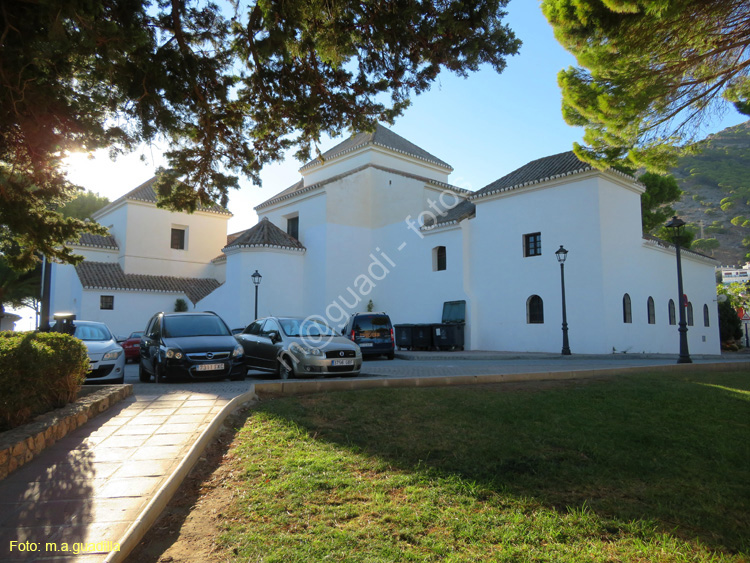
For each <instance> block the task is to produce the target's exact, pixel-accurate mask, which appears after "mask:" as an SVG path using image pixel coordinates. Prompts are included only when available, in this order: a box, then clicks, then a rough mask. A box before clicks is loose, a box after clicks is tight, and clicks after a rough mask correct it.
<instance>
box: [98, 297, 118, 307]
mask: <svg viewBox="0 0 750 563" xmlns="http://www.w3.org/2000/svg"><path fill="white" fill-rule="evenodd" d="M99 308H100V309H107V310H110V311H111V310H113V309H114V308H115V296H114V295H101V296H100V297H99Z"/></svg>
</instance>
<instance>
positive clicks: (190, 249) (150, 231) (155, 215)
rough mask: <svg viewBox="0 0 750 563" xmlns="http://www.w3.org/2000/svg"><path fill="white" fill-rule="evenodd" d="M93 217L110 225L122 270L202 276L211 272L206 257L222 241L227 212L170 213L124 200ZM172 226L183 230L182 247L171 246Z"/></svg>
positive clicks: (216, 252) (212, 254)
mask: <svg viewBox="0 0 750 563" xmlns="http://www.w3.org/2000/svg"><path fill="white" fill-rule="evenodd" d="M97 220H98V221H99V222H101V223H102V224H103V225H112V228H111V232H112V233H113V234H114V235H115V237H116V238H117V241H118V244H119V246H120V258H119V260H120V265H121V266H122V269H123V271H124V272H125V273H126V274H131V273H138V274H148V275H156V276H178V277H197V278H205V277H211V275H212V274H213V268H212V266H211V264H210V261H211V260H212V259H213V258H215V257H216V256H218V255H219V254H220V253H221V249H222V248H223V247H224V246H225V245H226V242H227V222H228V220H229V215H221V214H217V213H206V212H202V211H196V212H195V213H193V214H188V213H174V212H171V211H167V210H165V209H159V208H157V207H156V206H155V205H153V204H149V203H143V202H137V201H127V202H124V203H123V204H122V205H120V206H118V207H116V208H115V209H113V210H112V211H110V212H108V213H107V214H105V215H102V216H101V217H97ZM123 225H124V227H123ZM172 228H183V229H185V230H186V234H185V244H186V248H185V250H176V249H173V248H171V234H172Z"/></svg>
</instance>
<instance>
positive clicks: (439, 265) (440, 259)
mask: <svg viewBox="0 0 750 563" xmlns="http://www.w3.org/2000/svg"><path fill="white" fill-rule="evenodd" d="M445 258H446V255H445V247H444V246H436V247H435V248H433V249H432V271H433V272H440V271H443V270H445V268H446V260H445Z"/></svg>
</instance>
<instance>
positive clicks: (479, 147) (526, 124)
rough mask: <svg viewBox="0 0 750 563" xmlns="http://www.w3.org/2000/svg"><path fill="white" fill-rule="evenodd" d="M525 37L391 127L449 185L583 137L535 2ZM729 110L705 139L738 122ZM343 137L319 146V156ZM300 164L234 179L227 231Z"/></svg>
mask: <svg viewBox="0 0 750 563" xmlns="http://www.w3.org/2000/svg"><path fill="white" fill-rule="evenodd" d="M504 21H505V22H506V23H507V24H508V25H509V26H510V28H511V29H512V30H513V31H514V32H515V33H516V35H517V36H518V37H519V38H520V39H521V41H522V42H523V45H522V46H521V49H520V54H518V55H516V56H514V57H509V58H508V66H507V68H506V69H505V71H504V72H502V73H501V74H498V73H497V72H496V71H494V70H493V69H492V68H490V67H483V68H482V69H480V70H479V71H478V72H476V73H473V74H470V75H469V76H468V78H461V77H457V76H455V75H452V74H448V73H442V74H441V75H440V77H439V78H438V80H437V81H436V83H435V84H434V85H433V87H432V89H431V90H430V91H428V92H426V93H424V94H422V95H420V96H417V97H415V98H414V99H413V100H412V105H411V107H410V108H409V109H407V111H406V112H405V113H404V114H403V115H402V116H401V117H399V118H398V119H397V120H396V122H395V124H394V125H393V126H392V127H391V129H392V130H393V131H394V132H395V133H397V134H399V135H401V136H402V137H405V138H406V139H408V140H409V141H411V142H412V143H414V144H416V145H417V146H419V147H421V148H423V149H424V150H426V151H427V152H429V153H431V154H433V155H435V156H436V157H438V158H440V159H441V160H443V161H445V162H447V163H449V164H450V165H451V166H453V169H454V171H453V174H452V175H451V177H450V182H451V183H452V184H454V185H456V186H458V187H461V188H465V189H470V190H478V189H480V188H482V187H484V186H486V185H487V184H489V183H490V182H492V181H494V180H496V179H498V178H500V177H502V176H504V175H505V174H507V173H508V172H511V171H513V170H515V169H516V168H519V167H520V166H523V165H524V164H526V163H528V162H530V161H532V160H534V159H537V158H541V157H544V156H549V155H552V154H556V153H560V152H564V151H567V150H570V149H571V148H572V145H573V143H574V142H575V141H580V140H581V138H582V135H583V130H582V129H581V128H576V127H571V126H569V125H567V124H566V123H565V122H564V121H563V118H562V114H561V110H560V102H561V94H560V90H559V88H558V86H557V73H558V72H559V71H560V70H561V69H563V68H566V67H568V66H571V65H575V58H574V57H573V56H572V55H570V54H569V53H568V52H567V51H565V50H564V49H563V48H562V47H561V46H560V45H559V44H558V43H557V41H555V38H554V35H553V33H552V28H551V26H550V25H549V24H548V23H547V20H546V19H545V17H544V15H543V14H542V11H541V8H540V7H539V2H538V1H536V0H511V2H510V3H509V5H508V16H506V18H505V20H504ZM745 119H746V116H744V117H743V116H742V115H740V114H738V113H737V112H735V111H734V110H732V109H730V110H729V112H727V115H725V116H724V119H722V120H717V121H715V122H714V123H713V124H712V127H711V128H710V129H707V130H706V131H705V133H706V134H708V133H713V132H716V131H719V130H721V129H723V128H725V127H729V126H731V125H737V124H739V123H741V122H743V121H744V120H745ZM344 138H345V137H340V138H337V139H333V140H331V139H328V140H325V141H324V142H323V143H322V144H321V146H320V149H321V151H322V152H324V151H325V150H327V149H329V148H331V147H332V146H334V145H335V144H337V143H338V142H341V141H342V140H344ZM141 156H143V157H144V158H145V162H141V160H140V157H141ZM160 164H164V162H163V160H161V158H160V152H159V147H158V146H150V147H144V148H143V149H142V150H140V151H138V152H137V153H134V154H132V155H129V156H126V157H120V158H119V159H118V161H117V162H114V163H113V162H112V161H111V160H109V157H108V156H107V155H106V151H101V152H100V153H98V154H96V156H95V158H94V159H93V160H90V159H88V158H87V157H86V156H85V155H76V156H75V157H73V158H71V166H70V167H69V172H68V175H69V178H70V179H71V180H72V181H73V182H74V183H77V184H79V185H81V186H83V187H84V188H86V189H88V190H90V191H93V192H96V193H99V194H100V195H102V196H106V197H108V198H109V199H110V200H114V199H116V198H118V197H120V196H122V195H124V194H125V193H127V192H129V191H130V190H132V189H134V188H136V187H137V186H139V185H140V184H141V183H143V182H145V181H146V180H148V179H149V178H151V177H152V176H153V173H154V169H155V168H156V167H157V166H158V165H160ZM302 164H303V163H300V162H299V161H297V160H295V159H294V158H293V157H292V156H291V155H290V156H289V158H288V159H287V160H286V161H284V162H282V163H278V164H275V165H270V166H267V167H266V168H265V169H264V170H263V172H262V173H261V179H262V181H263V185H262V187H259V186H255V185H252V184H251V183H250V181H248V180H246V179H245V180H242V179H241V180H240V183H241V186H242V188H241V189H240V190H232V191H231V192H230V193H229V210H230V211H231V212H232V213H233V215H234V216H233V217H232V219H231V220H230V221H229V232H230V233H234V232H237V231H241V230H244V229H247V228H250V227H252V226H253V225H254V224H255V223H256V222H257V215H256V213H255V211H254V210H253V208H254V207H255V206H256V205H258V204H259V203H261V202H263V201H265V200H266V199H269V198H271V197H272V196H273V195H275V194H276V193H278V192H280V191H282V190H284V189H286V188H287V187H289V186H291V185H292V184H294V183H295V182H297V181H298V180H299V179H300V177H301V176H300V174H299V172H298V170H299V168H300V166H301V165H302Z"/></svg>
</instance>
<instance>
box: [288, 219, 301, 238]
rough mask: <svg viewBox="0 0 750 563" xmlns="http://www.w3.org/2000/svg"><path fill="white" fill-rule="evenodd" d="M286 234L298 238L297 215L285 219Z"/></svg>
mask: <svg viewBox="0 0 750 563" xmlns="http://www.w3.org/2000/svg"><path fill="white" fill-rule="evenodd" d="M286 234H288V235H289V236H290V237H294V238H296V239H297V240H299V217H289V219H287V220H286Z"/></svg>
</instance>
